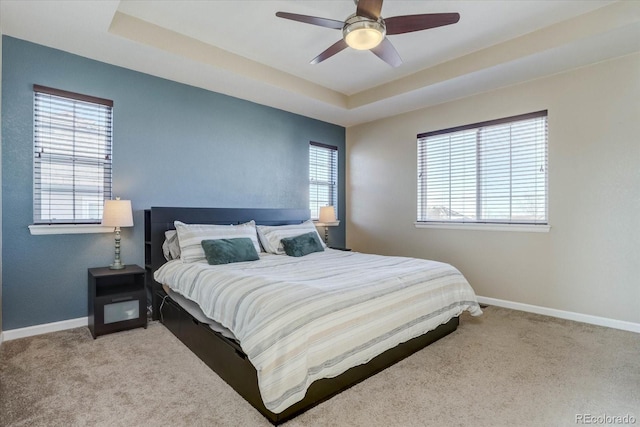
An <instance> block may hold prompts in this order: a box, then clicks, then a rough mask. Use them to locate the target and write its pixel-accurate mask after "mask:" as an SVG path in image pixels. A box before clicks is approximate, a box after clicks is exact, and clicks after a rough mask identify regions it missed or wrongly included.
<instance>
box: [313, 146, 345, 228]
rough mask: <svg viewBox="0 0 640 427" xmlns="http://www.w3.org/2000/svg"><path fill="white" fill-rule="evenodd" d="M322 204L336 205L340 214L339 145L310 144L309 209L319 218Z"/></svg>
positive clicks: (314, 216)
mask: <svg viewBox="0 0 640 427" xmlns="http://www.w3.org/2000/svg"><path fill="white" fill-rule="evenodd" d="M322 206H334V207H335V209H336V216H337V215H338V147H334V146H332V145H326V144H320V143H318V142H311V143H310V144H309V209H310V210H311V219H318V217H319V216H320V208H321V207H322Z"/></svg>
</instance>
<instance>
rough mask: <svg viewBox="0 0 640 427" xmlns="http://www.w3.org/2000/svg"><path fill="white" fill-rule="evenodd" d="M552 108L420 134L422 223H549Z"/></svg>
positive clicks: (419, 211) (419, 199)
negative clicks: (550, 125) (550, 123)
mask: <svg viewBox="0 0 640 427" xmlns="http://www.w3.org/2000/svg"><path fill="white" fill-rule="evenodd" d="M547 187H548V174H547V111H539V112H535V113H530V114H524V115H520V116H514V117H508V118H504V119H499V120H492V121H489V122H483V123H476V124H473V125H467V126H461V127H457V128H452V129H445V130H441V131H435V132H429V133H424V134H420V135H418V215H417V218H418V222H442V223H474V224H477V223H492V224H534V225H536V224H541V225H542V224H547Z"/></svg>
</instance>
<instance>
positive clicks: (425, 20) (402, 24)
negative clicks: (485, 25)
mask: <svg viewBox="0 0 640 427" xmlns="http://www.w3.org/2000/svg"><path fill="white" fill-rule="evenodd" d="M459 20H460V14H459V13H425V14H422V15H405V16H392V17H391V18H385V20H384V23H385V24H386V26H387V35H388V36H389V35H391V36H392V35H394V34H404V33H411V32H413V31H420V30H427V29H429V28H436V27H442V26H444V25H450V24H455V23H456V22H458V21H459Z"/></svg>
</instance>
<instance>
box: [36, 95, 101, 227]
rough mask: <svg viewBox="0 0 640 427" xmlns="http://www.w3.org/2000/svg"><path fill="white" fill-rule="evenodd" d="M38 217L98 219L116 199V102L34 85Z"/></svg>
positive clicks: (57, 220) (79, 221)
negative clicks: (113, 121) (113, 151)
mask: <svg viewBox="0 0 640 427" xmlns="http://www.w3.org/2000/svg"><path fill="white" fill-rule="evenodd" d="M33 91H34V161H33V175H34V179H33V217H34V218H33V220H34V223H35V224H97V223H100V221H101V219H102V207H103V205H104V201H105V200H109V199H111V113H112V108H113V101H109V100H106V99H100V98H94V97H90V96H86V95H80V94H76V93H71V92H66V91H61V90H58V89H51V88H47V87H43V86H38V85H34V86H33Z"/></svg>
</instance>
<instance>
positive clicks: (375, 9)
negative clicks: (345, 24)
mask: <svg viewBox="0 0 640 427" xmlns="http://www.w3.org/2000/svg"><path fill="white" fill-rule="evenodd" d="M381 11H382V0H358V8H357V9H356V15H358V16H366V17H367V18H371V19H378V18H380V12H381Z"/></svg>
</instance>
